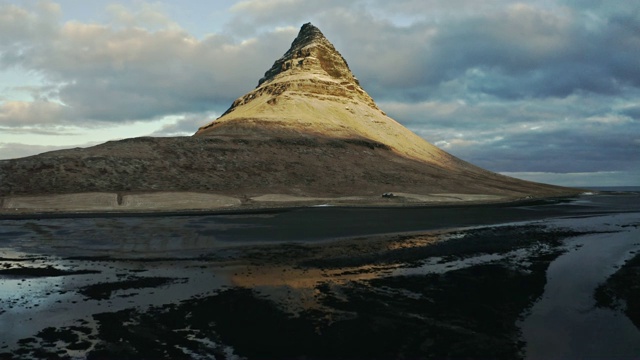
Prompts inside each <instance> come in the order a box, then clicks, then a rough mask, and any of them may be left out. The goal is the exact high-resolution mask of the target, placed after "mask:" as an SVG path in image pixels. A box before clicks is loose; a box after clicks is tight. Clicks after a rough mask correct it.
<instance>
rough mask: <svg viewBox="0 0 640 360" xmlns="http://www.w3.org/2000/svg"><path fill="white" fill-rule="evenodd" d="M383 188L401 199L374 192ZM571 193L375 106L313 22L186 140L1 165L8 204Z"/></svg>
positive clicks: (182, 204) (91, 205)
mask: <svg viewBox="0 0 640 360" xmlns="http://www.w3.org/2000/svg"><path fill="white" fill-rule="evenodd" d="M387 192H394V193H396V194H397V195H399V196H394V197H392V198H381V195H382V194H383V193H387ZM577 192H578V190H576V189H568V188H562V187H557V186H551V185H545V184H539V183H532V182H527V181H523V180H518V179H514V178H510V177H506V176H503V175H499V174H496V173H493V172H490V171H487V170H484V169H481V168H479V167H476V166H474V165H472V164H469V163H467V162H465V161H463V160H460V159H458V158H456V157H454V156H452V155H450V154H448V153H447V152H445V151H442V150H440V149H438V148H437V147H435V146H433V145H431V144H429V143H428V142H427V141H425V140H424V139H422V138H420V137H419V136H417V135H415V134H414V133H412V132H411V131H409V130H408V129H407V128H405V127H404V126H402V125H401V124H399V123H398V122H396V121H395V120H393V119H391V118H389V117H388V116H387V115H386V114H385V113H384V112H383V111H382V110H380V109H379V108H378V106H377V105H376V104H375V102H374V101H373V99H372V98H371V97H370V96H369V95H368V94H367V93H366V91H365V90H364V89H363V88H362V87H361V86H360V84H359V82H358V80H357V79H356V78H355V77H354V76H353V74H352V72H351V70H350V69H349V66H348V65H347V62H346V61H345V60H344V58H343V57H342V56H341V55H340V53H339V52H338V51H337V50H336V49H335V48H334V46H333V45H332V44H331V43H330V42H329V41H328V40H327V39H326V38H325V36H324V35H323V34H322V32H321V31H320V30H319V29H318V28H316V27H315V26H313V25H311V24H305V25H303V26H302V28H301V29H300V33H299V34H298V36H297V37H296V39H295V40H294V41H293V43H292V44H291V48H290V49H289V50H288V51H287V52H286V53H285V54H284V55H283V56H282V57H281V58H280V59H278V60H276V61H275V63H274V64H273V66H272V67H271V68H270V69H269V70H267V72H266V73H265V75H264V77H263V78H262V79H260V81H259V82H258V86H257V87H256V88H255V89H254V90H253V91H250V92H249V93H247V94H246V95H244V96H242V97H240V98H238V99H237V100H236V101H234V102H233V104H232V105H231V107H230V108H229V109H228V110H227V111H226V112H225V113H224V114H223V115H222V116H221V117H219V118H218V119H216V120H214V121H212V122H210V123H208V124H206V125H205V126H203V127H201V128H200V129H198V131H197V132H196V133H195V135H194V136H192V137H174V138H150V137H143V138H132V139H126V140H121V141H110V142H107V143H105V144H101V145H98V146H94V147H90V148H84V149H81V148H76V149H69V150H60V151H53V152H49V153H44V154H40V155H36V156H31V157H26V158H21V159H12V160H4V161H0V201H2V202H1V203H0V207H1V208H3V209H5V210H7V209H20V208H24V209H41V210H42V209H44V210H51V209H55V208H60V209H63V210H69V209H76V210H77V209H80V210H83V209H84V210H87V209H88V210H96V209H98V210H99V209H106V210H134V209H152V210H153V209H185V208H212V207H217V206H237V205H247V206H263V205H264V204H265V203H270V204H273V201H284V202H287V201H289V202H290V201H294V200H295V201H300V200H309V201H321V202H327V201H329V202H331V201H334V202H337V203H359V204H371V203H372V202H373V203H383V204H386V203H404V202H411V203H415V202H420V203H431V202H456V201H464V200H479V201H486V200H491V201H504V200H508V199H514V198H523V197H541V196H559V195H567V194H573V193H577ZM61 204H62V205H61ZM7 211H8V210H7Z"/></svg>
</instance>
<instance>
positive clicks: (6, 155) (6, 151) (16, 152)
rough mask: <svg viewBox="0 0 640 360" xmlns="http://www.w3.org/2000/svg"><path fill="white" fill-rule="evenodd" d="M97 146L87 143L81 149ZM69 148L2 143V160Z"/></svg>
mask: <svg viewBox="0 0 640 360" xmlns="http://www.w3.org/2000/svg"><path fill="white" fill-rule="evenodd" d="M93 145H97V144H96V143H93V142H92V143H86V144H83V145H82V146H81V147H88V146H93ZM67 148H69V146H61V145H28V144H21V143H3V142H0V159H2V160H4V159H16V158H21V157H25V156H32V155H37V154H41V153H44V152H49V151H54V150H62V149H67Z"/></svg>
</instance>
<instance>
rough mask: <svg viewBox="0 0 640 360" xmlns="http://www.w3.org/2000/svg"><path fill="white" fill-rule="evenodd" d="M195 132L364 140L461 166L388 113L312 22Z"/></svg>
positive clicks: (441, 163)
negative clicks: (251, 84)
mask: <svg viewBox="0 0 640 360" xmlns="http://www.w3.org/2000/svg"><path fill="white" fill-rule="evenodd" d="M195 135H196V136H220V135H222V136H245V137H246V136H254V137H265V136H267V137H299V136H323V137H331V138H340V139H367V140H372V141H375V142H379V143H382V144H385V145H387V146H389V147H390V148H391V149H392V150H393V151H395V152H397V153H398V154H400V155H402V156H406V157H410V158H413V159H416V160H420V161H426V162H429V163H431V164H434V165H438V166H442V167H445V168H452V167H454V166H459V165H460V164H462V163H461V162H460V161H459V160H458V159H455V158H453V157H452V156H451V155H449V154H447V153H445V152H443V151H441V150H440V149H438V148H436V147H435V146H433V145H431V144H429V143H427V142H426V141H425V140H423V139H422V138H420V137H419V136H417V135H415V134H414V133H412V132H411V131H409V130H408V129H406V128H405V127H404V126H402V125H400V124H399V123H397V122H396V121H395V120H393V119H391V118H389V117H388V116H386V114H385V113H384V112H383V111H382V110H380V109H379V108H378V106H377V105H376V104H375V102H374V101H373V99H372V98H371V97H370V96H369V95H368V94H367V93H366V91H365V90H364V89H363V88H362V87H361V86H360V84H359V82H358V80H357V79H356V77H355V76H354V75H353V73H352V72H351V70H350V69H349V66H348V65H347V62H346V61H345V60H344V58H343V57H342V55H340V53H339V52H338V51H337V50H336V49H335V48H334V46H333V45H332V44H331V43H330V42H329V40H327V38H325V37H324V35H323V34H322V32H320V30H319V29H318V28H316V27H315V26H313V25H311V24H305V25H303V26H302V28H301V29H300V32H299V34H298V36H297V37H296V39H295V40H294V41H293V43H292V44H291V47H290V48H289V50H288V51H287V52H286V53H285V54H284V55H283V56H282V57H281V58H280V59H278V60H276V61H275V63H274V64H273V66H272V67H271V68H270V69H269V70H267V72H266V73H265V75H264V77H263V78H262V79H260V81H259V83H258V86H257V87H256V89H254V90H253V91H251V92H249V93H247V94H246V95H244V96H242V97H240V98H238V99H237V100H236V101H234V103H233V104H232V105H231V107H230V108H229V109H228V110H227V111H226V112H225V113H224V114H223V115H222V116H221V117H220V118H218V119H216V120H214V121H212V122H210V123H209V124H207V125H205V126H203V127H201V128H200V129H199V130H198V132H197V133H196V134H195ZM465 164H466V163H465ZM466 165H468V164H466Z"/></svg>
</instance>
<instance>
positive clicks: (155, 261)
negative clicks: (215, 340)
mask: <svg viewBox="0 0 640 360" xmlns="http://www.w3.org/2000/svg"><path fill="white" fill-rule="evenodd" d="M499 224H501V225H499ZM505 224H510V225H526V224H543V225H545V226H549V227H550V228H568V229H575V230H578V231H608V232H610V233H606V234H593V235H585V236H580V237H576V238H572V239H569V240H567V241H566V244H565V246H566V248H567V249H568V252H567V253H566V254H564V255H562V256H560V257H559V258H558V259H556V260H555V261H554V262H553V263H551V265H550V268H549V270H548V274H547V276H548V282H547V287H546V289H545V293H544V295H543V297H542V299H541V300H540V301H539V302H538V303H536V304H535V306H534V307H533V308H532V309H531V310H530V315H528V317H525V318H524V319H523V321H522V322H521V323H520V326H521V328H522V331H523V335H524V339H525V340H526V341H527V343H528V345H527V348H526V351H527V356H528V357H529V358H531V359H538V358H549V357H558V356H560V357H564V358H584V357H586V356H591V355H594V356H597V357H607V356H609V355H619V356H620V357H622V358H630V357H633V356H632V355H634V354H635V355H638V354H640V349H639V347H638V345H637V344H640V334H639V332H638V330H637V329H636V328H635V327H633V324H631V323H630V321H629V320H628V319H627V318H626V316H624V314H622V313H620V312H613V311H610V310H606V309H594V301H593V290H594V289H595V287H596V286H597V285H598V284H599V283H601V282H603V281H604V280H606V278H607V277H608V276H609V275H611V274H612V273H613V272H614V271H615V270H616V267H617V266H620V265H622V264H623V263H624V261H625V260H626V259H627V258H629V256H630V252H631V251H640V233H639V230H638V226H637V225H640V196H638V195H637V194H636V195H627V196H624V195H615V196H614V195H597V196H582V197H580V198H577V199H573V200H572V201H566V202H547V203H545V202H542V203H540V202H538V203H535V204H528V205H527V204H519V205H487V206H468V207H461V206H455V207H441V208H396V209H383V208H362V209H360V208H330V207H324V208H308V209H296V210H283V211H274V212H266V213H255V214H234V215H188V216H145V217H135V216H125V217H117V216H115V217H114V216H111V217H104V216H103V217H101V216H95V217H82V218H42V219H23V220H11V219H4V220H0V265H2V266H4V267H5V268H19V267H21V266H26V265H28V266H29V267H46V266H53V267H55V268H57V269H62V270H95V271H99V274H85V275H68V276H61V277H39V278H34V277H24V276H23V277H15V276H6V275H0V352H1V351H5V350H7V349H14V348H16V346H19V345H18V344H17V341H18V340H19V339H23V338H25V337H30V336H33V335H34V334H36V333H37V332H38V331H40V330H42V329H43V328H45V327H49V326H52V327H62V326H71V325H73V324H75V323H77V321H78V320H79V319H84V320H85V321H88V322H89V323H91V321H92V314H96V313H101V312H114V311H118V310H123V309H130V308H136V309H140V310H141V311H144V310H145V309H148V308H149V307H150V306H154V305H163V304H172V303H173V304H175V303H180V302H181V301H184V300H186V299H193V298H194V297H200V296H207V295H210V294H213V293H216V292H218V291H220V290H222V289H225V288H228V287H232V286H248V287H250V288H251V287H253V288H254V290H258V291H264V292H265V293H268V292H271V293H274V294H276V295H277V296H276V295H273V294H272V297H275V298H277V297H278V296H279V297H280V298H281V300H282V302H294V303H292V304H289V305H288V306H290V307H291V308H292V309H299V310H304V309H305V308H306V306H307V303H306V301H309V302H312V301H310V300H309V299H313V296H314V292H313V286H314V285H313V284H315V283H316V282H317V281H316V280H314V279H315V278H313V276H311V275H314V274H305V273H304V272H306V270H304V271H303V270H300V269H298V270H300V272H301V275H305V276H307V277H309V278H310V279H311V280H309V281H308V282H309V284H311V285H307V284H306V283H305V284H302V285H300V286H301V287H305V286H310V288H309V289H308V293H307V292H304V291H303V292H301V294H302V295H304V296H302V295H301V297H300V299H297V298H296V297H295V296H294V297H293V298H291V289H293V288H295V286H296V284H295V283H293V282H289V283H286V286H284V287H283V286H280V287H277V288H276V287H274V285H272V284H270V283H265V284H263V283H261V282H260V281H263V282H264V281H266V280H268V279H266V276H267V275H275V276H277V277H278V278H279V277H280V276H281V275H280V274H281V272H282V271H284V269H280V268H277V269H276V270H277V273H275V274H267V275H265V279H266V280H265V279H263V278H260V277H259V276H258V275H260V274H250V275H249V276H244V277H242V276H234V274H233V272H234V271H236V269H235V268H234V266H235V265H233V264H226V263H224V262H225V261H226V260H227V257H226V256H227V255H228V258H229V259H233V254H234V252H236V253H237V252H242V251H244V250H245V249H249V248H243V246H249V245H251V246H253V245H260V244H263V245H264V244H268V245H273V244H289V243H319V242H323V241H327V240H336V239H339V238H343V237H360V238H362V240H363V241H366V240H367V239H368V238H370V236H373V235H378V234H388V233H397V232H420V231H429V230H434V229H454V228H460V227H466V228H469V227H476V226H479V227H482V226H493V227H495V229H496V231H497V232H499V228H500V226H502V225H505ZM633 224H635V226H626V227H622V226H623V225H633ZM443 232H444V231H443ZM456 233H457V232H453V233H451V234H448V235H444V238H446V237H452V236H457V235H456ZM535 251H536V248H535V247H531V248H526V249H518V250H514V251H510V252H507V253H506V254H476V255H474V256H470V257H466V258H463V259H458V260H446V261H445V259H442V258H435V257H433V258H428V259H425V260H424V261H423V262H422V263H421V264H419V266H416V264H412V265H411V266H408V265H407V266H405V265H406V264H404V265H403V264H400V265H397V266H394V267H393V268H386V269H383V270H379V271H378V270H375V267H374V268H373V269H374V270H371V271H366V272H362V273H354V274H353V276H345V275H341V276H342V278H341V279H342V280H341V281H359V280H363V279H372V278H376V277H380V276H422V275H425V274H442V273H446V272H448V271H453V270H459V269H463V268H467V267H473V266H477V265H480V264H488V263H492V262H494V261H500V260H501V259H504V258H508V259H510V260H509V262H512V263H515V264H517V263H518V262H519V261H520V260H521V259H526V258H527V257H529V256H531V255H532V254H533V253H535ZM275 256H277V255H275ZM242 266H244V265H242ZM244 267H245V269H244V270H246V266H244ZM241 270H242V269H241ZM338 270H339V269H338ZM338 270H336V273H339V272H340V271H338ZM351 270H353V269H351ZM289 271H291V269H289ZM317 272H318V273H317V274H315V275H317V277H318V278H325V279H327V280H330V279H328V278H326V276H327V274H328V273H326V272H324V271H320V270H318V271H317ZM146 277H149V278H152V277H170V278H174V279H176V281H174V282H173V283H171V284H168V285H163V286H156V287H148V288H144V287H143V288H131V289H125V290H117V291H115V292H114V293H113V295H112V296H110V297H109V298H108V299H105V300H100V299H91V298H89V297H86V296H83V295H82V294H81V293H80V292H79V290H80V289H82V288H83V287H86V286H89V285H92V284H96V283H104V282H118V281H122V280H126V279H136V278H146ZM240 280H243V281H246V284H244V285H243V284H242V283H239V281H240ZM294 280H295V279H294ZM298 280H300V279H298ZM252 284H253V285H252ZM305 291H306V290H305ZM305 296H306V297H308V299H306V298H305ZM291 299H293V300H291ZM523 315H524V314H523ZM88 326H92V325H88ZM585 344H588V345H585ZM614 350H615V351H616V352H614ZM80 356H81V355H80Z"/></svg>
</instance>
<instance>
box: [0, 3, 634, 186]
mask: <svg viewBox="0 0 640 360" xmlns="http://www.w3.org/2000/svg"><path fill="white" fill-rule="evenodd" d="M309 21H310V22H312V23H313V24H314V25H316V26H317V27H319V28H320V29H321V30H322V31H323V33H324V34H325V35H326V36H327V38H328V39H329V40H330V41H331V42H332V43H333V44H334V45H335V46H336V48H337V49H338V51H340V52H341V53H342V55H343V56H344V57H345V58H346V59H347V61H348V62H349V66H350V68H351V70H352V71H353V72H354V74H355V75H356V76H357V77H358V78H359V79H360V83H361V84H362V86H363V87H364V89H365V90H367V91H368V92H369V94H370V95H371V96H372V97H373V98H374V99H375V100H376V102H377V103H378V105H379V106H380V108H382V109H383V110H384V111H385V112H386V113H387V114H388V115H389V116H391V117H393V118H394V119H396V120H398V121H399V122H401V123H402V124H404V125H405V126H407V127H408V128H410V129H411V130H413V131H415V132H416V133H418V134H419V135H420V136H422V137H424V138H425V139H426V140H428V141H430V142H431V143H433V144H436V145H437V146H439V147H441V148H443V149H445V150H447V151H449V152H451V153H452V154H454V155H456V156H458V157H461V158H463V159H465V160H467V161H470V162H472V163H474V164H476V165H479V166H482V167H484V168H487V169H490V170H493V171H496V172H500V173H503V174H507V175H512V176H516V177H520V178H525V179H531V180H536V181H544V182H550V183H554V184H560V185H574V186H589V185H605V186H615V185H640V2H637V1H622V0H620V1H597V0H583V1H581V0H564V1H560V0H558V1H551V0H549V1H546V0H538V1H522V2H514V1H506V0H484V1H476V0H447V1H438V0H394V1H387V0H353V1H344V0H323V1H316V0H248V1H197V0H191V1H187V0H181V1H159V2H146V1H137V0H130V1H112V0H94V1H80V0H59V1H53V0H52V1H6V0H0V159H8V158H14V157H22V156H28V155H32V154H36V153H40V152H44V151H49V150H53V149H59V148H68V147H76V146H80V147H84V146H90V145H93V144H97V143H101V142H104V141H107V140H113V139H122V138H127V137H134V136H147V135H152V136H174V135H191V134H193V133H194V132H195V131H196V129H197V128H198V127H199V126H201V125H204V124H205V123H207V122H208V121H210V120H211V119H214V118H216V117H218V116H219V115H220V114H221V113H222V112H224V111H225V110H226V109H227V108H228V107H229V105H230V104H231V103H232V102H233V100H235V99H236V98H237V97H239V96H241V95H243V94H245V93H246V92H248V91H250V90H251V89H253V88H254V87H255V86H256V85H257V82H258V80H259V79H260V77H262V75H263V74H264V72H265V71H266V70H267V69H269V68H270V67H271V65H272V63H273V62H274V61H275V60H276V59H277V58H279V57H280V56H281V55H282V54H283V53H284V52H285V51H286V50H287V49H288V48H289V45H290V44H291V42H292V41H293V39H294V38H295V36H296V34H297V32H298V29H299V28H300V26H301V25H302V24H303V23H305V22H309Z"/></svg>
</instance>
